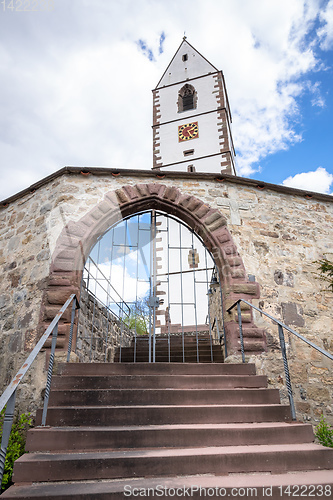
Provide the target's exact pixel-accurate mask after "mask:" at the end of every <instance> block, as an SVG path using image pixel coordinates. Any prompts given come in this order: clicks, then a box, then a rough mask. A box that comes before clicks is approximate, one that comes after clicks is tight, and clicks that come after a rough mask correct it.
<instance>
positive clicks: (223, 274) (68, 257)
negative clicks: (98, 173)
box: [40, 183, 266, 354]
mask: <svg viewBox="0 0 333 500" xmlns="http://www.w3.org/2000/svg"><path fill="white" fill-rule="evenodd" d="M144 210H160V211H163V212H166V213H167V214H171V215H174V216H176V217H177V218H179V219H180V220H182V221H184V222H185V223H186V224H187V225H188V226H189V227H190V228H191V229H193V231H195V233H197V234H198V235H199V237H200V238H201V239H202V241H203V243H204V244H205V246H206V247H207V249H208V250H209V251H210V252H211V254H212V256H213V257H214V260H215V264H216V266H217V268H218V272H219V276H220V283H221V288H222V293H223V298H224V301H223V307H224V309H226V308H227V307H229V305H231V303H233V302H234V301H235V300H237V299H238V298H241V297H242V298H245V299H246V300H251V299H253V298H259V285H258V284H257V283H255V282H253V281H249V280H248V277H247V274H246V270H245V267H244V264H243V261H242V258H241V256H240V255H239V253H238V251H237V247H236V245H235V243H234V241H233V239H232V237H231V234H230V232H229V230H228V228H227V225H226V224H227V221H226V219H225V217H224V216H223V215H221V213H220V212H219V210H217V209H212V208H211V207H210V206H209V205H208V204H206V203H204V202H203V201H201V200H200V199H198V198H196V197H194V196H191V195H188V194H186V193H183V192H181V191H180V190H179V189H178V188H177V187H175V186H166V185H164V184H162V183H151V184H136V185H126V186H123V187H121V188H119V189H117V190H115V191H111V192H109V193H107V194H106V195H105V197H104V199H103V201H102V202H100V203H99V204H97V205H96V206H95V207H94V208H93V209H92V210H91V211H90V212H88V213H87V214H86V215H84V216H83V217H82V218H81V219H80V220H79V221H77V222H75V223H74V222H69V223H68V224H67V225H66V226H65V227H64V229H63V230H62V233H61V234H60V236H59V238H58V240H57V243H56V248H55V251H54V253H53V256H52V263H51V267H50V276H49V280H48V284H47V288H46V291H45V293H44V298H43V302H42V310H41V324H40V327H41V329H43V328H44V327H45V323H46V322H47V321H48V320H50V319H52V317H53V316H54V314H55V313H56V311H57V309H58V304H61V303H63V302H64V301H65V300H66V299H67V297H68V296H69V294H70V293H76V294H79V291H80V282H81V278H82V270H83V267H84V264H85V261H86V259H87V257H88V255H89V252H90V250H91V248H92V247H93V246H94V244H95V243H96V241H97V239H98V238H99V237H100V236H101V235H102V234H104V233H105V232H106V231H107V230H108V229H109V228H110V227H111V226H112V225H114V224H115V223H117V222H119V221H120V220H122V219H123V218H125V217H128V216H130V215H132V214H135V213H137V212H140V211H144ZM67 320H68V318H66V317H65V318H64V322H63V324H61V325H60V326H59V333H60V335H61V336H62V337H60V345H61V346H62V347H63V348H64V349H65V348H66V343H67V342H66V338H67V335H68V330H69V325H68V323H67V322H66V321H67ZM243 320H244V322H245V323H246V326H245V328H244V332H243V333H244V341H245V350H246V351H248V352H252V353H255V352H261V351H263V350H265V345H266V344H265V334H264V331H263V330H262V329H259V328H256V326H255V324H254V322H253V318H252V315H251V312H250V311H247V310H244V311H243ZM224 324H225V334H226V341H227V347H228V353H229V354H231V353H236V352H238V351H239V340H238V325H237V323H236V321H235V317H234V316H233V315H229V314H228V313H226V312H225V310H224Z"/></svg>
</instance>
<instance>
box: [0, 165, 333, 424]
mask: <svg viewBox="0 0 333 500" xmlns="http://www.w3.org/2000/svg"><path fill="white" fill-rule="evenodd" d="M143 182H150V183H156V184H158V183H163V184H164V185H166V186H177V188H178V189H179V190H180V191H181V192H183V193H184V194H189V195H193V196H195V197H197V198H198V199H200V200H202V201H203V202H204V203H206V204H207V205H209V206H210V207H212V208H213V209H217V210H219V212H220V213H221V215H223V216H224V217H225V218H226V220H227V227H228V229H229V231H230V233H231V235H232V237H233V240H234V242H235V243H236V246H237V250H238V252H239V254H240V256H241V257H242V259H243V262H244V265H245V269H246V273H247V274H249V275H254V276H255V279H256V281H257V282H258V283H259V284H260V293H261V296H260V298H259V299H257V298H254V299H253V303H254V304H255V305H257V306H259V305H260V307H261V308H262V309H263V310H264V311H267V312H269V313H271V314H272V315H274V316H276V317H278V318H281V319H282V320H283V321H284V322H285V323H286V324H287V325H290V326H291V327H292V328H295V329H296V330H297V331H298V332H299V333H301V334H302V335H304V336H305V337H307V338H308V339H309V340H312V341H314V342H315V343H317V344H318V345H320V346H322V347H324V348H326V349H327V350H329V351H330V352H333V335H332V324H333V322H332V310H333V294H332V293H329V292H326V291H323V283H322V282H320V281H319V280H318V279H316V277H315V273H316V270H317V266H316V264H315V261H316V260H318V259H320V258H321V257H322V256H323V255H325V254H326V255H328V257H331V256H332V255H330V254H332V253H333V238H332V236H333V224H332V223H333V198H331V197H328V196H326V197H325V196H320V195H318V196H316V195H312V197H311V196H308V197H306V196H305V194H306V193H304V192H301V191H297V190H292V189H289V190H286V189H285V188H279V187H274V186H272V187H270V186H269V185H265V184H262V183H256V182H254V181H248V182H247V181H246V180H242V181H240V180H237V178H236V179H234V178H232V177H229V176H221V177H219V178H217V179H216V178H214V176H213V175H211V176H206V177H205V176H204V175H201V176H200V175H199V174H184V175H183V176H181V175H180V174H177V175H174V176H173V174H172V173H167V175H164V174H163V175H162V174H156V173H154V172H151V173H150V172H148V171H144V172H142V171H141V172H140V171H137V172H135V171H132V173H128V171H127V173H126V175H125V174H122V173H121V171H119V173H112V172H111V171H110V173H104V174H102V173H100V174H99V175H93V174H90V175H89V173H88V172H87V171H83V172H82V174H80V172H79V171H77V172H73V173H63V174H61V175H59V176H58V177H55V178H53V179H51V180H49V181H48V182H46V183H44V184H41V185H40V187H38V188H37V189H36V191H35V192H31V193H25V194H23V195H22V196H21V197H19V198H18V199H16V200H13V201H11V202H10V203H9V204H8V205H7V206H2V208H0V272H1V277H2V279H1V282H0V366H1V370H0V386H1V387H4V386H5V385H6V384H7V383H8V382H9V381H10V378H11V376H12V375H13V374H14V373H15V371H16V370H17V369H18V368H19V366H20V363H21V362H22V361H23V359H24V358H25V357H26V356H27V355H28V353H29V350H30V349H31V348H32V347H33V346H34V345H35V343H36V341H37V339H38V338H39V336H40V334H41V332H40V331H39V330H38V328H37V325H38V324H39V323H40V322H41V321H44V319H45V321H46V323H47V320H49V319H51V318H44V317H43V318H41V317H40V314H41V302H42V297H43V293H44V289H45V287H46V286H47V284H48V283H49V275H50V269H51V265H52V254H53V252H54V250H55V247H56V242H57V239H58V237H59V235H60V234H61V232H62V231H63V229H64V227H65V226H66V225H67V224H68V223H70V222H72V223H74V224H75V223H77V222H78V221H79V220H80V219H81V218H82V217H83V216H84V215H85V214H87V213H88V212H89V211H90V210H91V209H92V208H93V207H94V206H95V205H97V204H98V203H100V202H102V201H103V199H104V196H105V195H106V194H107V193H109V192H111V191H114V190H116V189H119V188H121V187H122V186H124V185H135V184H140V183H143ZM9 201H10V200H9ZM235 265H236V266H237V262H236V261H235ZM54 294H56V292H54ZM57 301H58V302H59V307H60V305H61V304H62V303H63V302H64V300H63V297H62V296H59V297H58V299H57V297H55V296H54V297H53V304H57ZM228 305H230V304H227V306H228ZM57 307H58V306H57ZM57 307H55V306H54V309H56V308H57ZM59 307H58V308H59ZM243 313H244V318H245V320H246V316H248V317H249V315H250V313H249V311H246V309H244V310H243ZM229 319H230V318H229ZM255 321H256V324H257V326H258V327H261V328H265V329H266V336H267V345H268V352H267V353H264V354H261V355H259V356H256V357H254V360H255V362H256V365H257V368H258V370H259V372H260V373H266V374H267V375H268V377H269V379H270V383H271V384H272V385H273V386H277V387H279V388H281V387H282V385H281V379H283V369H282V368H281V366H280V364H279V361H278V358H279V354H278V351H277V349H276V346H277V342H278V334H277V329H276V327H275V326H273V325H272V324H270V323H269V322H267V321H265V320H264V318H263V317H261V316H260V314H255ZM67 323H68V321H67ZM63 328H64V329H65V328H67V325H66V321H65V325H63ZM286 340H287V341H288V352H289V355H290V359H291V375H292V377H293V381H294V390H295V393H296V395H297V399H298V410H299V411H301V412H302V415H301V417H302V418H310V419H312V421H313V422H315V421H316V420H318V418H319V415H320V414H321V413H322V412H323V413H324V414H326V415H327V416H328V420H329V421H330V422H331V423H333V413H332V412H333V407H332V392H333V371H332V362H331V361H330V360H326V359H323V357H322V356H321V355H319V354H317V353H316V352H314V351H312V349H311V348H310V347H308V346H306V345H302V343H301V342H300V341H298V340H294V339H292V338H289V336H287V337H286ZM41 358H43V355H42V356H41ZM43 363H44V360H43V359H41V361H40V362H39V365H38V367H39V368H38V369H36V370H35V371H34V372H33V373H32V375H31V377H32V378H33V379H34V384H35V385H36V387H37V389H34V392H35V393H34V394H33V395H32V393H31V392H29V389H27V390H25V391H23V392H24V393H25V396H24V398H23V399H24V400H25V401H26V405H27V406H29V404H28V403H29V400H32V399H33V400H34V401H35V400H36V399H38V397H40V396H41V392H42V379H43V377H44V375H43ZM281 392H282V394H284V389H281ZM36 394H37V395H36ZM31 404H32V405H35V402H34V403H31Z"/></svg>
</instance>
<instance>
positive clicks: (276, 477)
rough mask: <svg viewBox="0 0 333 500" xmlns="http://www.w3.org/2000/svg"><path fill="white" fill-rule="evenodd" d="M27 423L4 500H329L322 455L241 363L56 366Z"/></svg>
mask: <svg viewBox="0 0 333 500" xmlns="http://www.w3.org/2000/svg"><path fill="white" fill-rule="evenodd" d="M221 360H222V358H221V359H220V361H221ZM205 361H206V359H205ZM36 420H37V422H36V424H37V425H36V427H35V428H34V429H31V430H29V432H28V439H27V450H28V452H29V453H27V454H25V455H23V456H22V457H21V458H20V459H19V460H17V462H16V463H15V466H14V475H13V480H14V482H15V484H14V485H13V486H11V487H10V488H9V489H8V490H7V491H5V492H4V493H3V495H2V497H1V498H3V499H9V498H11V499H13V498H16V499H19V498H21V499H29V500H33V499H41V498H45V499H46V498H57V499H61V500H67V499H76V500H79V499H80V500H83V499H84V500H88V499H96V500H100V499H103V500H110V499H111V500H112V499H120V498H121V499H124V498H134V497H136V496H150V497H154V496H156V497H161V496H163V497H164V496H167V497H169V496H184V497H186V496H187V497H188V496H190V497H193V498H201V497H204V496H206V497H210V498H220V497H221V496H231V497H232V496H243V497H245V498H247V497H253V496H254V497H257V498H266V497H269V498H274V499H281V498H290V497H292V496H295V494H293V493H297V492H298V494H296V496H312V497H315V498H318V497H322V498H332V497H333V449H331V448H325V447H322V446H320V445H317V444H314V436H313V431H312V427H311V425H309V424H304V423H300V422H291V421H290V410H289V406H285V405H282V404H280V399H279V392H278V390H276V389H269V388H267V379H266V377H265V376H261V375H256V374H255V367H254V365H251V364H227V363H222V362H214V363H208V362H202V363H201V362H200V363H195V362H192V363H190V362H186V363H179V362H171V363H168V362H157V363H146V362H145V361H141V362H139V363H138V362H136V363H133V362H132V363H128V362H125V363H108V364H103V363H101V364H97V363H91V364H85V363H72V364H71V363H69V364H63V365H60V367H59V374H58V375H57V376H54V378H53V382H52V390H51V395H50V403H49V410H48V416H47V427H41V426H40V422H41V411H38V412H37V417H36ZM288 488H289V489H288ZM297 488H298V490H297ZM302 488H303V489H302ZM301 492H303V495H301ZM311 493H312V494H311ZM321 493H322V494H321Z"/></svg>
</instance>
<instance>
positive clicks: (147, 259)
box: [76, 210, 224, 362]
mask: <svg viewBox="0 0 333 500" xmlns="http://www.w3.org/2000/svg"><path fill="white" fill-rule="evenodd" d="M217 276H218V270H217V267H216V265H215V262H214V258H213V256H212V254H211V253H210V252H209V251H208V250H207V248H206V247H205V245H204V243H203V241H202V239H201V238H200V237H199V236H198V235H197V234H196V233H195V232H194V230H193V229H191V228H190V227H188V225H187V224H185V223H184V222H183V221H181V220H180V219H178V218H177V217H176V216H173V215H169V214H167V213H165V212H161V211H158V210H147V211H142V212H139V213H136V214H134V215H131V216H129V217H127V218H125V219H123V220H121V221H120V222H118V223H116V224H115V225H114V226H112V227H111V228H110V229H109V230H108V231H106V232H105V233H104V234H103V235H102V236H101V237H100V238H99V239H98V241H97V242H96V244H95V245H94V247H93V248H92V250H91V252H90V254H89V256H88V258H87V260H86V263H85V266H84V269H83V278H82V283H81V292H80V296H81V314H80V320H79V326H78V335H77V342H76V352H77V354H78V355H79V357H80V359H81V360H82V361H87V360H90V361H93V360H95V359H98V360H103V359H104V361H114V359H115V355H116V360H117V361H122V360H123V359H125V360H126V361H131V362H132V361H133V362H137V361H149V362H155V361H169V362H170V361H172V360H173V361H175V360H177V361H182V362H185V361H189V360H192V359H194V360H195V361H197V362H200V361H203V360H205V361H208V360H210V361H212V362H213V361H217V360H222V359H223V356H222V349H223V345H224V335H223V332H224V329H223V315H222V308H221V307H216V304H215V303H214V302H213V301H212V300H211V299H212V295H213V293H216V292H217V291H219V295H220V297H221V300H222V293H221V289H220V287H219V282H218V279H217ZM213 291H214V292H213ZM215 302H216V301H215ZM219 306H220V302H219ZM220 332H221V333H220ZM143 340H147V342H143ZM129 347H130V348H129ZM143 347H145V349H143ZM161 348H163V349H162V351H161ZM124 351H125V352H124Z"/></svg>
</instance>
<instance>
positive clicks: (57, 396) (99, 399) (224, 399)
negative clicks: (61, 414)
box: [49, 388, 280, 406]
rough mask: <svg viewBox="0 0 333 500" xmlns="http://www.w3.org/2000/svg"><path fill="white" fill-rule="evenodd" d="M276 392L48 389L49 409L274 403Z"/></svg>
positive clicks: (264, 390) (277, 392)
mask: <svg viewBox="0 0 333 500" xmlns="http://www.w3.org/2000/svg"><path fill="white" fill-rule="evenodd" d="M279 402H280V394H279V390H278V389H234V388H233V389H96V390H94V389H73V390H65V391H64V390H58V391H57V390H52V391H51V394H50V399H49V404H50V406H69V405H79V406H99V405H101V406H105V405H112V406H115V405H117V406H118V405H120V406H125V405H130V406H133V405H180V404H181V405H194V406H196V405H208V404H212V405H216V404H218V405H230V404H237V405H247V404H278V403H279Z"/></svg>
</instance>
